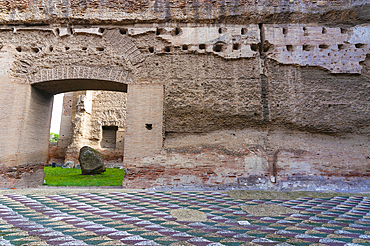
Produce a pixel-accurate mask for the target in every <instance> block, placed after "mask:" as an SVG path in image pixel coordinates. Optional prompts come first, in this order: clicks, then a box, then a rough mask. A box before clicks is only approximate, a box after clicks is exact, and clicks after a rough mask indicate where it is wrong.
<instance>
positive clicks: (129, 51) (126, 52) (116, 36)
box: [103, 29, 145, 66]
mask: <svg viewBox="0 0 370 246" xmlns="http://www.w3.org/2000/svg"><path fill="white" fill-rule="evenodd" d="M103 38H104V39H106V40H108V41H109V42H110V43H111V45H112V48H113V49H114V50H115V51H116V52H117V53H122V55H123V56H124V57H125V59H126V61H128V62H130V63H131V65H133V66H135V65H137V64H139V63H142V62H143V61H144V60H145V56H143V54H142V53H141V52H140V50H139V49H138V48H137V47H136V45H135V44H134V43H133V42H132V41H131V40H130V39H129V38H127V36H126V35H122V34H121V33H120V30H119V29H111V30H105V31H104V34H103Z"/></svg>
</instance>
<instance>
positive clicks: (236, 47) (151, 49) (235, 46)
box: [148, 43, 259, 53]
mask: <svg viewBox="0 0 370 246" xmlns="http://www.w3.org/2000/svg"><path fill="white" fill-rule="evenodd" d="M224 46H225V45H223V44H215V45H213V51H214V52H222V51H223V50H224ZM198 47H199V49H200V50H205V49H206V47H207V46H206V45H205V44H200V45H198ZM240 47H241V45H240V44H237V43H236V44H233V50H239V49H240ZM181 48H182V50H185V51H186V50H188V49H189V45H182V47H181ZM258 48H259V45H258V44H251V49H252V50H253V51H258ZM148 50H149V52H150V53H154V47H149V48H148ZM164 51H165V52H171V51H172V50H171V46H166V47H164Z"/></svg>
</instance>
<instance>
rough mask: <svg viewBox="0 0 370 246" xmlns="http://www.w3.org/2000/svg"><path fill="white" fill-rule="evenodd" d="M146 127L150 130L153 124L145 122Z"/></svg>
mask: <svg viewBox="0 0 370 246" xmlns="http://www.w3.org/2000/svg"><path fill="white" fill-rule="evenodd" d="M145 128H146V129H147V130H149V131H150V130H152V129H153V124H145Z"/></svg>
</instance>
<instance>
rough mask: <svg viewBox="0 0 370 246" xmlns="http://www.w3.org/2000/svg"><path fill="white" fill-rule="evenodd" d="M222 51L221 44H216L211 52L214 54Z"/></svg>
mask: <svg viewBox="0 0 370 246" xmlns="http://www.w3.org/2000/svg"><path fill="white" fill-rule="evenodd" d="M222 49H223V45H222V44H216V45H214V46H213V51H214V52H221V51H222Z"/></svg>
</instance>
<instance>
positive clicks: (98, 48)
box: [96, 47, 104, 51]
mask: <svg viewBox="0 0 370 246" xmlns="http://www.w3.org/2000/svg"><path fill="white" fill-rule="evenodd" d="M96 50H97V51H104V48H103V47H97V48H96Z"/></svg>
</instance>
